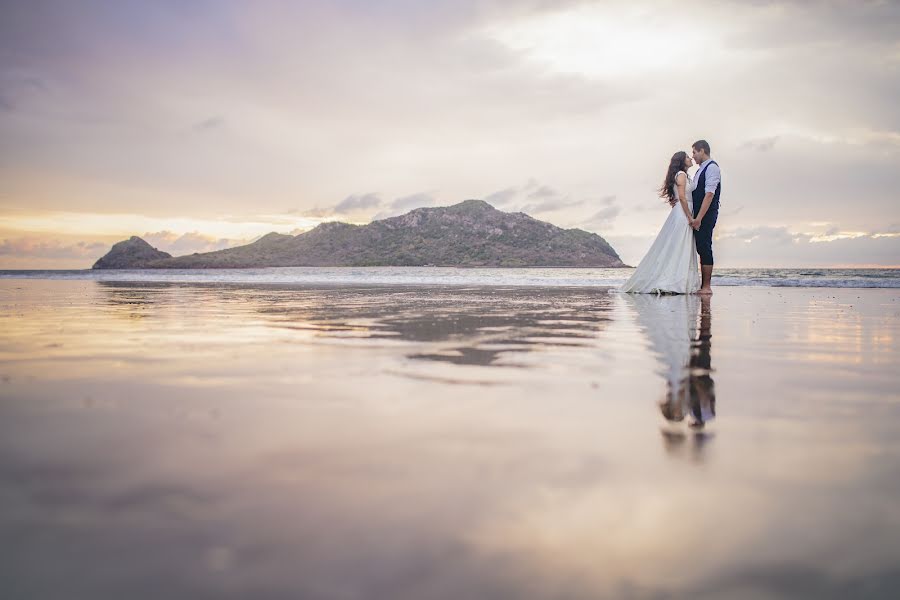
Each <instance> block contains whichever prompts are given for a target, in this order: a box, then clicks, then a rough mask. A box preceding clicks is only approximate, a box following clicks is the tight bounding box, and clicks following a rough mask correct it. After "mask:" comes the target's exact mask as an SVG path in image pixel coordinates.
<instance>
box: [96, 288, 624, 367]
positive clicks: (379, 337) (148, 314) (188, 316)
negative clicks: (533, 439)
mask: <svg viewBox="0 0 900 600" xmlns="http://www.w3.org/2000/svg"><path fill="white" fill-rule="evenodd" d="M98 288H99V289H100V290H102V291H103V293H104V296H105V304H106V306H107V307H108V309H109V310H110V312H111V314H115V315H118V316H120V317H122V318H126V319H136V318H150V319H163V318H165V319H169V320H170V321H171V320H178V319H184V321H185V322H186V323H192V322H194V315H195V314H196V311H197V310H198V307H201V306H202V307H205V308H204V311H205V315H206V317H207V318H215V317H216V316H217V315H216V311H218V317H220V318H222V319H223V320H226V321H227V320H230V319H233V318H235V317H236V316H237V315H239V314H242V313H243V314H248V315H251V316H252V317H254V318H260V321H259V322H260V323H261V324H263V325H265V326H266V327H270V328H277V329H281V330H284V329H288V330H297V331H303V332H310V333H313V334H314V335H315V336H316V337H317V338H320V339H323V340H327V339H341V340H346V339H349V338H353V339H366V340H371V341H390V342H392V343H393V342H411V343H414V344H415V345H414V347H413V348H414V351H411V352H410V353H409V354H407V358H409V359H411V360H414V361H430V362H441V363H446V364H453V365H463V366H490V367H520V366H522V365H521V364H520V363H517V362H515V360H514V357H515V355H518V354H522V353H526V352H531V351H535V350H541V349H545V348H561V347H578V346H587V345H590V344H591V343H592V341H593V340H594V338H595V337H596V336H597V334H598V333H599V332H601V331H603V330H604V329H605V328H606V327H607V325H608V324H609V323H610V321H611V317H610V311H611V308H612V302H613V297H612V296H610V295H609V294H607V293H605V292H602V293H598V292H597V290H594V289H591V288H583V289H569V290H566V291H564V292H560V290H558V289H553V288H546V289H544V288H527V287H519V288H517V287H511V288H502V291H498V289H499V288H495V287H479V286H473V287H461V286H446V287H442V286H404V285H389V286H376V285H369V286H343V287H342V286H327V285H325V286H303V285H278V284H265V285H247V284H217V283H193V284H184V283H173V282H125V281H100V282H98ZM510 307H514V308H515V310H511V309H510ZM532 365H533V363H526V365H525V366H532Z"/></svg>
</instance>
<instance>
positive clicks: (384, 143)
mask: <svg viewBox="0 0 900 600" xmlns="http://www.w3.org/2000/svg"><path fill="white" fill-rule="evenodd" d="M0 5H2V6H0V9H2V18H0V269H4V268H5V269H16V268H89V267H90V266H91V264H92V263H93V262H94V261H95V260H96V259H97V258H99V257H100V256H101V255H102V254H104V253H105V252H106V251H107V250H108V249H109V246H110V245H111V244H112V243H113V242H115V241H118V240H120V239H123V238H126V237H128V236H130V235H140V236H142V237H144V238H145V239H147V241H149V242H150V243H152V244H153V245H155V246H157V247H159V248H160V249H162V250H166V251H169V252H171V253H173V254H176V255H177V254H185V253H190V252H198V251H206V250H211V249H217V248H222V247H227V246H231V245H236V244H241V243H246V242H248V241H250V240H252V239H254V238H255V237H258V236H259V235H262V234H264V233H267V232H269V231H279V232H282V233H291V232H293V233H299V232H300V231H303V230H306V229H309V228H310V227H313V226H315V225H316V224H317V223H319V222H322V221H327V220H343V221H349V222H354V223H367V222H369V221H371V220H372V219H377V218H383V217H385V216H390V215H396V214H401V213H403V212H406V211H408V210H410V209H413V208H416V207H420V206H446V205H450V204H455V203H457V202H460V201H462V200H465V199H469V198H481V199H484V200H487V201H488V202H491V203H492V204H493V205H494V206H496V207H497V208H499V209H501V210H506V211H524V212H526V213H528V214H530V215H532V216H534V217H535V218H538V219H541V220H545V221H549V222H551V223H553V224H555V225H558V226H561V227H580V228H582V229H587V230H589V231H594V232H596V233H599V234H600V235H602V236H604V237H605V238H606V239H607V240H608V241H609V242H610V243H611V244H612V245H613V246H614V247H615V248H616V249H617V250H618V251H619V253H620V254H621V255H622V258H623V259H624V260H625V261H626V262H628V263H630V264H636V263H637V261H638V260H639V259H640V257H641V256H642V254H643V253H644V252H645V251H646V250H647V248H648V247H649V245H650V242H651V240H652V238H653V236H654V235H655V234H656V232H657V231H658V229H659V227H660V226H661V224H662V222H663V220H664V219H665V216H666V210H667V208H668V207H667V206H666V205H664V204H663V203H662V201H661V200H659V199H658V198H657V197H656V193H655V188H656V187H658V185H659V183H660V182H661V180H662V177H663V174H664V170H665V167H666V165H667V163H668V160H669V158H670V156H671V155H672V153H673V152H675V151H677V150H682V149H683V150H688V149H689V147H690V144H691V142H693V141H694V140H696V139H698V138H705V139H707V140H709V142H710V144H711V146H712V153H713V157H714V158H715V159H717V161H718V162H719V163H720V165H721V167H722V173H723V196H722V205H721V210H720V216H719V223H718V226H717V228H716V232H717V235H718V238H717V241H716V249H717V256H716V260H717V264H718V265H719V266H722V267H741V266H761V267H765V266H853V265H857V266H869V265H900V192H898V190H900V108H898V107H900V2H863V1H848V2H815V3H813V2H801V1H797V2H764V1H755V2H754V1H746V0H744V1H735V2H712V1H709V2H698V3H689V2H684V1H681V2H617V3H612V2H574V1H573V2H565V1H560V0H554V1H547V2H541V1H519V0H508V1H501V0H494V1H477V0H429V1H427V2H424V1H418V2H417V1H413V0H396V1H391V0H385V1H378V2H376V1H363V0H331V1H327V2H326V1H322V2H313V1H296V2H288V1H283V2H274V1H268V0H262V1H260V0H255V1H253V2H240V1H233V2H231V1H227V0H155V1H144V2H138V1H128V0H118V1H115V0H108V1H105V2H102V1H90V0H80V1H78V2H72V1H67V0H59V1H45V0H19V1H9V0H0Z"/></svg>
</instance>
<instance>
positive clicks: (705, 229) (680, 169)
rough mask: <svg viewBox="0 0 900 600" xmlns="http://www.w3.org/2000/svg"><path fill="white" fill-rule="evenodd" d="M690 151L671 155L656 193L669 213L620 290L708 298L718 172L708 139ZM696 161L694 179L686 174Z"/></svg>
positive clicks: (697, 142) (720, 177)
mask: <svg viewBox="0 0 900 600" xmlns="http://www.w3.org/2000/svg"><path fill="white" fill-rule="evenodd" d="M691 150H692V157H691V156H688V155H687V152H683V151H682V152H676V153H675V154H674V155H673V156H672V160H671V162H670V163H669V169H668V171H667V172H666V178H665V181H664V182H663V185H662V188H661V189H660V196H661V197H663V198H666V199H667V200H668V201H669V204H670V205H671V206H672V210H671V212H670V213H669V216H668V218H667V219H666V222H665V223H664V224H663V226H662V229H661V230H660V232H659V235H657V236H656V239H655V240H654V241H653V245H652V246H650V250H649V251H648V252H647V254H646V256H644V258H643V259H641V262H640V264H639V265H638V267H637V269H636V270H635V271H634V273H633V274H632V275H631V277H630V278H629V279H628V281H626V282H625V284H623V285H622V287H621V290H622V291H623V292H633V293H653V294H666V293H668V294H704V295H709V294H712V288H711V287H710V279H712V271H713V252H712V233H713V228H714V227H715V226H716V219H717V218H718V216H719V196H720V194H721V192H722V174H721V171H720V170H719V165H718V164H717V163H716V162H715V161H714V160H712V159H711V158H710V156H709V154H710V151H709V143H707V141H706V140H699V141H696V142H694V144H693V146H692V147H691ZM692 158H693V160H692ZM694 163H696V164H698V165H700V168H699V169H698V170H697V174H696V176H695V177H693V178H692V177H691V176H690V175H688V173H687V171H688V169H689V168H691V166H693V164H694ZM698 254H699V255H700V272H701V273H702V281H701V273H698V269H697V255H698Z"/></svg>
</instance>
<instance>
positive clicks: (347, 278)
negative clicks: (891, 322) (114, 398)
mask: <svg viewBox="0 0 900 600" xmlns="http://www.w3.org/2000/svg"><path fill="white" fill-rule="evenodd" d="M633 272H634V270H633V269H593V268H568V267H533V268H457V267H270V268H258V269H134V270H130V269H129V270H91V269H83V270H5V271H0V278H4V279H67V280H73V279H74V280H94V281H121V282H151V283H152V282H159V283H223V284H230V283H235V284H296V285H307V284H310V285H392V284H396V285H464V286H466V285H471V286H551V287H568V286H572V287H585V286H587V287H590V286H601V287H602V286H609V287H614V286H617V285H619V284H621V283H623V282H624V281H625V280H626V279H628V277H629V276H630V275H631V274H632V273H633ZM712 283H713V285H714V286H753V287H811V288H900V269H773V268H769V269H761V268H753V269H749V268H744V269H717V270H716V272H715V273H714V274H713V282H712Z"/></svg>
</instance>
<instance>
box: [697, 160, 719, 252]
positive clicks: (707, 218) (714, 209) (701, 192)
mask: <svg viewBox="0 0 900 600" xmlns="http://www.w3.org/2000/svg"><path fill="white" fill-rule="evenodd" d="M712 164H715V165H718V164H719V163H717V162H715V161H713V160H711V161H709V162H708V163H707V164H706V166H705V167H703V170H702V171H700V178H699V179H698V180H697V187H696V188H694V191H693V192H692V194H691V198H692V199H693V201H694V218H697V215H698V214H699V213H700V206H701V205H702V204H703V197H704V196H705V195H706V169H707V168H709V165H712ZM721 193H722V182H721V181H720V182H719V184H718V185H717V186H716V191H715V193H714V194H713V199H712V202H710V204H709V208H708V209H707V211H706V214H705V215H703V220H702V221H700V228H699V229H697V230H695V231H694V245H695V246H697V254H699V255H700V264H701V265H712V264H713V251H712V236H713V228H715V226H716V219H718V218H719V196H720V195H721Z"/></svg>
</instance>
